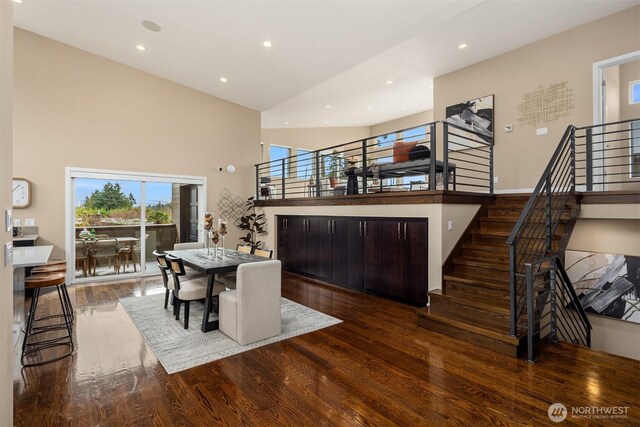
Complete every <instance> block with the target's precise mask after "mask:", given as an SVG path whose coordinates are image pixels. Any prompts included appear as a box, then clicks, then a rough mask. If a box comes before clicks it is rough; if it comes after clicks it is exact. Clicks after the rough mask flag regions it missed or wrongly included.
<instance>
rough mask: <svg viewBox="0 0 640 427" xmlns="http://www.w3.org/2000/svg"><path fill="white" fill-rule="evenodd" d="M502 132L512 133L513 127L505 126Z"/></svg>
mask: <svg viewBox="0 0 640 427" xmlns="http://www.w3.org/2000/svg"><path fill="white" fill-rule="evenodd" d="M504 131H505V132H506V133H509V132H512V131H513V125H506V126H505V127H504Z"/></svg>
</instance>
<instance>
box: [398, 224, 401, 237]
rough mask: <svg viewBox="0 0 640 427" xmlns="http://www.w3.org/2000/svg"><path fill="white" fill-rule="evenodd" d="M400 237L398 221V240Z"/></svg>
mask: <svg viewBox="0 0 640 427" xmlns="http://www.w3.org/2000/svg"><path fill="white" fill-rule="evenodd" d="M400 239H401V237H400V223H398V240H400Z"/></svg>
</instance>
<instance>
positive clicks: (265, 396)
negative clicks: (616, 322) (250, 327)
mask: <svg viewBox="0 0 640 427" xmlns="http://www.w3.org/2000/svg"><path fill="white" fill-rule="evenodd" d="M161 286H162V285H161V282H160V280H159V278H151V279H145V280H130V281H123V282H113V283H102V284H91V285H84V286H77V287H71V289H70V291H71V292H70V296H71V299H72V302H73V304H74V306H75V311H76V322H75V328H74V339H75V342H76V351H75V354H74V356H73V357H72V358H67V359H64V360H62V361H60V362H57V363H55V364H51V365H45V366H43V367H38V368H30V369H24V370H21V369H20V366H19V362H18V364H17V365H16V375H15V380H14V405H15V424H16V425H17V426H33V425H91V426H93V425H105V426H109V425H144V426H147V425H158V426H191V425H196V426H198V425H233V426H236V425H247V426H253V425H255V426H263V425H278V426H299V425H314V426H316V425H331V426H333V425H344V426H367V425H375V426H380V425H384V426H386V425H443V426H444V425H543V424H547V423H549V419H548V417H547V409H548V406H549V405H550V404H551V403H554V402H562V403H564V404H565V405H567V406H629V412H628V416H629V418H627V419H618V420H607V425H638V424H639V423H640V396H639V394H638V390H640V379H639V376H638V374H637V373H638V372H639V371H640V362H638V361H634V360H630V359H625V358H619V357H615V356H611V355H607V354H604V353H600V352H595V351H592V350H589V349H585V348H582V347H576V346H573V345H567V344H562V345H551V344H548V345H544V347H543V349H542V351H541V352H540V361H539V363H537V364H535V365H531V364H529V363H527V362H526V361H524V360H520V359H514V358H511V357H508V356H505V355H502V354H499V353H495V352H492V351H490V350H486V349H482V348H478V347H476V346H474V345H472V344H470V343H466V342H462V341H459V340H456V339H453V338H449V337H446V336H444V335H441V334H439V333H436V332H432V331H429V330H426V329H424V328H420V327H418V326H417V324H416V314H415V308H414V307H411V306H407V305H403V304H399V303H396V302H393V301H389V300H385V299H381V298H378V297H375V296H371V295H366V294H363V293H360V292H353V291H349V290H345V289H342V288H338V287H334V286H330V285H324V284H320V283H317V282H315V281H313V280H309V279H305V278H301V277H299V276H295V275H291V274H288V273H285V274H284V275H283V289H282V295H283V296H284V297H286V298H289V299H291V300H293V301H296V302H298V303H301V304H304V305H307V306H309V307H311V308H313V309H316V310H319V311H322V312H325V313H327V314H329V315H332V316H335V317H337V318H339V319H341V320H343V323H341V324H339V325H335V326H332V327H329V328H325V329H322V330H320V331H316V332H313V333H310V334H305V335H302V336H299V337H294V338H292V339H289V340H285V341H281V342H278V343H273V344H270V345H268V346H264V347H261V348H258V349H255V350H251V351H248V352H245V353H241V354H238V355H235V356H231V357H228V358H225V359H222V360H219V361H216V362H212V363H208V364H206V365H202V366H198V367H196V368H193V369H189V370H186V371H183V372H179V373H176V374H172V375H168V374H167V373H166V371H165V370H164V368H163V367H162V365H160V364H159V362H158V361H157V359H156V357H155V355H154V354H153V352H152V351H151V350H150V348H149V347H148V346H147V344H146V343H145V341H144V339H142V337H141V335H140V333H139V332H138V330H137V329H136V328H135V326H134V324H133V323H132V322H131V320H130V319H129V317H128V316H127V314H126V312H125V311H124V309H123V308H122V306H121V305H120V303H119V298H124V297H128V296H134V295H146V294H154V293H159V292H162V291H163V289H162V287H161ZM53 296H54V295H51V296H50V295H46V296H45V297H43V301H42V303H43V309H44V310H53V309H54V307H55V303H56V300H54V299H53ZM158 309H159V310H162V309H163V308H162V307H161V306H160V307H158ZM568 422H569V424H576V425H588V424H600V423H601V421H595V420H577V419H572V420H568Z"/></svg>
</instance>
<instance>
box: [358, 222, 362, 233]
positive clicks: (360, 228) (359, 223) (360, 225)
mask: <svg viewBox="0 0 640 427" xmlns="http://www.w3.org/2000/svg"><path fill="white" fill-rule="evenodd" d="M358 236H360V237H362V221H358Z"/></svg>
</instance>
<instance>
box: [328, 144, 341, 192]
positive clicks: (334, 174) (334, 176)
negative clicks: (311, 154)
mask: <svg viewBox="0 0 640 427" xmlns="http://www.w3.org/2000/svg"><path fill="white" fill-rule="evenodd" d="M324 157H325V159H324V160H325V162H328V177H329V185H331V188H333V187H335V186H336V184H337V183H338V178H339V177H340V175H341V174H342V173H343V171H344V159H343V158H342V155H341V154H340V153H339V152H338V150H336V149H334V150H333V151H332V152H331V154H330V155H328V156H324Z"/></svg>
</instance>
